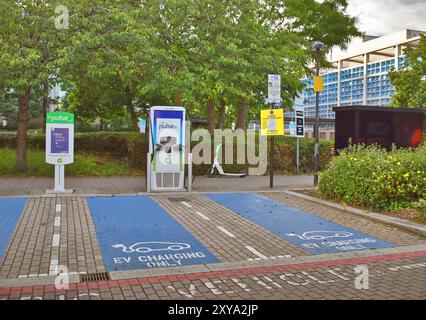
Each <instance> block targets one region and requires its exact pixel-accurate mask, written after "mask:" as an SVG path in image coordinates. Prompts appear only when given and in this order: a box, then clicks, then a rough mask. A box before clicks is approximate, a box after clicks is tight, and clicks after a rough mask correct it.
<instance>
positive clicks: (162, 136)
mask: <svg viewBox="0 0 426 320" xmlns="http://www.w3.org/2000/svg"><path fill="white" fill-rule="evenodd" d="M185 120H186V110H185V108H183V107H172V106H154V107H151V108H150V111H149V119H148V121H147V124H148V127H149V128H148V130H149V131H148V134H149V137H150V139H149V153H148V155H147V192H151V190H152V191H184V190H185V160H186V152H185V150H186V148H185V129H186V128H185ZM191 156H192V155H191V153H189V154H188V159H187V161H188V186H187V189H188V191H189V192H191V191H192V165H191V163H192V159H191Z"/></svg>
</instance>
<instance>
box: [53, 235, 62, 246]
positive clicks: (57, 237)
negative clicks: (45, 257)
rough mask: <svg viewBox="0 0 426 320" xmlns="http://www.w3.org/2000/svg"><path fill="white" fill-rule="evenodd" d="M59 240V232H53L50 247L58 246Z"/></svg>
mask: <svg viewBox="0 0 426 320" xmlns="http://www.w3.org/2000/svg"><path fill="white" fill-rule="evenodd" d="M60 241H61V235H60V234H57V233H56V234H54V235H53V239H52V247H59V243H60Z"/></svg>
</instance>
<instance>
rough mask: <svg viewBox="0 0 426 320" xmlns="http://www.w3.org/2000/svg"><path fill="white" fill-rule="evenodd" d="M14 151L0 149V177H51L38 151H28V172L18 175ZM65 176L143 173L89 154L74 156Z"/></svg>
mask: <svg viewBox="0 0 426 320" xmlns="http://www.w3.org/2000/svg"><path fill="white" fill-rule="evenodd" d="M15 162H16V151H15V150H13V149H10V148H3V149H0V176H15V177H16V176H18V177H25V176H30V177H53V174H54V169H53V165H50V164H47V163H46V162H45V153H44V152H43V151H38V150H28V154H27V163H28V171H27V172H26V173H19V172H17V171H16V168H15ZM65 171H66V174H67V176H72V177H101V176H102V177H113V176H139V175H142V174H143V173H142V172H141V171H139V170H136V169H134V168H132V167H131V166H130V165H129V164H128V163H126V162H123V163H120V162H119V161H117V160H115V159H111V158H106V157H100V156H95V155H91V154H79V155H76V156H75V159H74V163H73V164H70V165H67V166H66V168H65Z"/></svg>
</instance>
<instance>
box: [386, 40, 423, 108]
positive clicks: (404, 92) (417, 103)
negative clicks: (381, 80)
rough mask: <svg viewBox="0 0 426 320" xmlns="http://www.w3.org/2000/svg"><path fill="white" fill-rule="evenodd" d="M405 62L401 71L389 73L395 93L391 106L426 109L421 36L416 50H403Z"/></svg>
mask: <svg viewBox="0 0 426 320" xmlns="http://www.w3.org/2000/svg"><path fill="white" fill-rule="evenodd" d="M405 54H406V55H407V61H406V63H405V66H404V68H403V69H402V70H400V71H396V70H393V71H391V72H389V77H390V80H391V83H392V85H393V87H394V88H395V93H394V95H393V97H392V105H393V106H396V107H405V108H423V109H426V37H425V36H421V39H420V43H419V45H418V47H417V48H415V49H413V48H407V49H406V50H405Z"/></svg>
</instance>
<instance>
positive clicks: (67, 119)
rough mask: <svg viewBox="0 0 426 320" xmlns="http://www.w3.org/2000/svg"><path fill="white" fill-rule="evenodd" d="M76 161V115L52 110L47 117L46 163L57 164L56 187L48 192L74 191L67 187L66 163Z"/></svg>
mask: <svg viewBox="0 0 426 320" xmlns="http://www.w3.org/2000/svg"><path fill="white" fill-rule="evenodd" d="M73 162H74V115H73V114H72V113H67V112H50V113H48V114H47V118H46V163H49V164H53V165H55V187H54V189H53V190H46V193H72V192H73V190H67V189H65V165H66V164H71V163H73Z"/></svg>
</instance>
